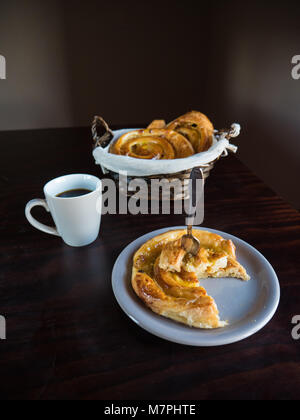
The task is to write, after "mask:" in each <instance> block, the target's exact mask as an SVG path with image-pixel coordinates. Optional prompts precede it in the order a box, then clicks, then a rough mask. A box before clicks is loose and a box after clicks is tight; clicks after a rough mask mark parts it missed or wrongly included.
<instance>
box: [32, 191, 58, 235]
mask: <svg viewBox="0 0 300 420" xmlns="http://www.w3.org/2000/svg"><path fill="white" fill-rule="evenodd" d="M35 206H42V207H44V208H45V209H46V210H47V212H50V210H49V207H48V204H47V202H46V200H42V199H40V198H35V199H34V200H31V201H29V203H27V205H26V208H25V216H26V218H27V220H28V222H29V223H30V224H31V225H32V226H33V227H35V228H36V229H38V230H41V231H42V232H45V233H49V234H50V235H55V236H60V234H59V233H58V231H57V229H56V227H51V226H47V225H44V224H43V223H40V222H38V221H37V220H36V219H35V218H34V217H32V215H31V210H32V209H33V207H35Z"/></svg>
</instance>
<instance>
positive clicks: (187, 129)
mask: <svg viewBox="0 0 300 420" xmlns="http://www.w3.org/2000/svg"><path fill="white" fill-rule="evenodd" d="M213 132H214V127H213V125H212V123H211V122H210V121H209V119H208V118H207V117H206V116H205V115H204V114H201V112H197V111H192V112H188V113H187V114H185V115H183V116H181V117H179V118H177V119H176V120H175V121H173V122H171V123H170V124H168V125H167V124H166V122H165V121H164V120H154V121H153V122H152V123H151V124H150V125H149V126H148V128H147V129H145V130H135V131H130V132H129V133H126V134H124V135H123V136H121V137H120V138H119V139H118V140H117V141H116V142H115V143H114V144H113V145H112V146H111V148H110V152H111V153H114V154H117V155H125V156H130V157H134V158H138V159H178V158H186V157H189V156H191V155H194V154H195V153H200V152H204V151H206V150H208V149H209V148H210V147H211V146H212V143H213Z"/></svg>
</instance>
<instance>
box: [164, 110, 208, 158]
mask: <svg viewBox="0 0 300 420" xmlns="http://www.w3.org/2000/svg"><path fill="white" fill-rule="evenodd" d="M167 128H169V129H171V130H175V131H177V132H178V133H180V134H182V135H183V136H185V137H186V138H187V139H188V140H189V141H190V143H191V144H192V145H193V148H194V150H195V153H200V152H205V151H206V150H208V149H209V148H210V147H211V146H212V144H213V133H214V127H213V125H212V123H211V122H210V120H209V119H208V118H207V116H206V115H204V114H202V113H201V112H198V111H191V112H188V113H187V114H185V115H183V116H181V117H179V118H177V119H176V120H175V121H173V122H171V123H170V124H168V125H167Z"/></svg>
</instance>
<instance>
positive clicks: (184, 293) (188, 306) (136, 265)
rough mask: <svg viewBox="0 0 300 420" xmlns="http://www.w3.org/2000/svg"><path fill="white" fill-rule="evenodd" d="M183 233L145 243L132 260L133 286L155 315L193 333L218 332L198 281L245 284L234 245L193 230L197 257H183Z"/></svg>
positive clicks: (212, 306) (212, 304)
mask: <svg viewBox="0 0 300 420" xmlns="http://www.w3.org/2000/svg"><path fill="white" fill-rule="evenodd" d="M185 233H186V231H185V230H177V231H169V232H166V233H164V234H162V235H159V236H157V237H155V238H153V239H151V240H149V241H148V242H146V243H145V244H144V245H143V246H142V247H141V248H140V249H139V250H138V251H137V252H136V254H135V256H134V261H133V270H132V286H133V289H134V290H135V292H136V294H137V295H138V296H139V298H140V299H141V300H142V301H143V302H144V303H145V304H146V305H147V306H148V307H149V308H150V309H152V310H153V311H154V312H155V313H157V314H159V315H162V316H165V317H167V318H171V319H173V320H175V321H178V322H181V323H184V324H187V325H189V326H191V327H195V328H220V327H223V326H225V325H226V323H224V322H222V321H220V319H219V313H218V308H217V306H216V304H215V302H214V299H213V298H212V297H210V296H208V295H207V293H206V291H205V290H204V289H203V288H202V287H200V285H199V281H198V279H199V278H203V277H227V276H228V277H237V278H241V279H243V280H248V279H249V276H248V275H247V273H246V271H245V269H244V268H243V267H242V266H241V265H240V264H239V263H238V262H237V260H236V256H235V246H234V244H233V243H232V241H230V240H229V241H228V240H225V239H223V238H222V237H221V236H219V235H216V234H213V233H210V232H205V231H202V230H194V231H193V234H194V236H196V237H197V238H198V240H199V241H200V244H201V248H200V251H199V253H198V255H197V256H196V257H191V256H190V255H187V254H186V253H185V252H182V249H181V247H180V243H181V238H182V236H183V235H184V234H185Z"/></svg>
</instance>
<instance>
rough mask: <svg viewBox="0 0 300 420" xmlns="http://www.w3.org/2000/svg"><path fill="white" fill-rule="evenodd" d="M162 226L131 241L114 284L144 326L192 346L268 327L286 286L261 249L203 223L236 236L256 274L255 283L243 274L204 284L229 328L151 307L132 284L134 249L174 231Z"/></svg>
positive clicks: (239, 250)
mask: <svg viewBox="0 0 300 420" xmlns="http://www.w3.org/2000/svg"><path fill="white" fill-rule="evenodd" d="M182 228H183V227H177V228H168V229H161V230H158V231H155V232H151V233H149V234H147V235H144V236H142V237H141V238H139V239H137V240H136V241H134V242H132V243H131V244H130V245H128V246H127V247H126V248H125V249H124V250H123V252H122V253H121V254H120V256H119V257H118V259H117V261H116V263H115V266H114V269H113V272H112V286H113V291H114V294H115V297H116V299H117V301H118V303H119V305H120V306H121V308H122V309H123V311H124V312H125V313H126V314H127V315H128V316H129V318H131V319H132V320H133V321H134V322H135V323H136V324H138V325H139V326H140V327H141V328H144V329H145V330H147V331H148V332H150V333H151V334H154V335H156V336H158V337H161V338H163V339H165V340H169V341H173V342H175V343H180V344H186V345H190V346H201V347H209V346H221V345H225V344H230V343H234V342H237V341H240V340H243V339H245V338H247V337H249V336H251V335H253V334H255V333H256V332H257V331H259V330H260V329H262V328H263V327H264V326H265V325H266V324H267V323H268V322H269V321H270V320H271V318H272V317H273V315H274V314H275V312H276V309H277V307H278V304H279V299H280V287H279V282H278V278H277V276H276V273H275V271H274V270H273V268H272V266H271V265H270V263H269V262H268V261H267V260H266V259H265V257H264V256H263V255H262V254H260V253H259V252H258V251H257V250H256V249H255V248H253V247H252V246H251V245H249V244H247V243H246V242H244V241H242V240H241V239H238V238H236V237H234V236H232V235H229V234H227V233H224V232H219V231H217V230H213V229H206V228H201V229H202V230H207V231H209V232H213V233H217V234H219V235H221V236H222V237H223V238H225V239H231V240H232V241H233V242H234V244H235V245H236V247H237V258H238V261H239V262H240V263H241V264H242V265H243V266H244V267H245V268H246V270H247V272H248V273H249V275H250V276H251V280H250V281H249V282H243V281H241V280H237V279H207V280H206V279H205V280H201V281H200V284H201V286H203V287H204V288H205V289H206V290H207V293H208V294H209V295H210V296H212V297H213V298H214V299H215V301H216V303H217V305H218V308H219V311H220V318H221V319H222V320H223V321H224V320H226V321H229V325H228V326H227V327H225V328H221V329H215V330H199V329H196V328H190V327H188V326H185V325H184V324H180V323H177V322H175V321H172V320H170V319H167V318H164V317H162V316H159V315H157V314H155V313H154V312H152V311H151V310H150V309H148V308H147V307H146V306H145V305H144V303H143V302H142V301H141V300H140V299H139V298H138V297H137V296H136V294H135V293H134V291H133V289H132V287H131V270H132V259H133V255H134V253H135V252H136V251H137V250H138V249H139V247H140V246H142V245H143V244H144V243H145V242H146V241H147V240H149V239H151V238H153V237H155V236H157V235H159V234H161V233H164V232H167V231H169V230H174V229H175V230H176V229H182Z"/></svg>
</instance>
